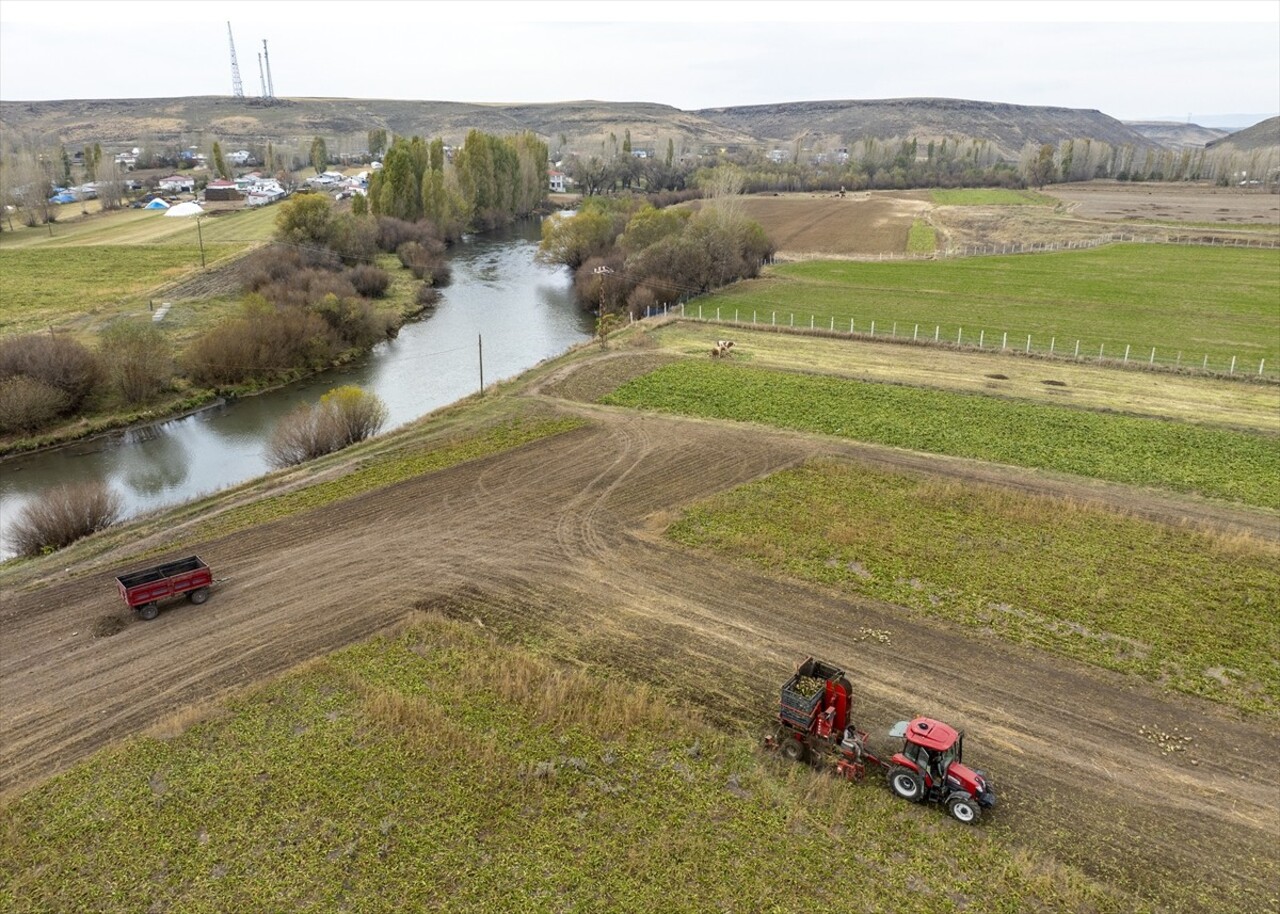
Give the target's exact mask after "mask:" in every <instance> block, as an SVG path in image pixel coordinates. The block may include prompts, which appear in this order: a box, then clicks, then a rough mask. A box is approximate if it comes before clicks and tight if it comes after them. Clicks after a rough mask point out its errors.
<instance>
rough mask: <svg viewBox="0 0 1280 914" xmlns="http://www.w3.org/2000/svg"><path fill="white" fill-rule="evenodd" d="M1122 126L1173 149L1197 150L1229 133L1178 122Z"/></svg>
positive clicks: (1149, 122) (1140, 122)
mask: <svg viewBox="0 0 1280 914" xmlns="http://www.w3.org/2000/svg"><path fill="white" fill-rule="evenodd" d="M1124 124H1125V126H1126V127H1128V128H1130V129H1131V130H1134V131H1136V132H1137V133H1140V134H1142V135H1143V136H1144V137H1146V138H1147V139H1148V140H1150V141H1151V142H1153V143H1156V144H1158V145H1160V146H1168V147H1170V148H1173V149H1186V148H1192V149H1199V148H1200V147H1202V146H1208V145H1209V144H1210V143H1212V142H1213V141H1214V140H1220V139H1222V138H1223V137H1225V136H1227V135H1228V134H1229V131H1226V130H1219V129H1218V128H1216V127H1201V126H1200V125H1199V124H1184V123H1181V122H1178V121H1125V122H1124Z"/></svg>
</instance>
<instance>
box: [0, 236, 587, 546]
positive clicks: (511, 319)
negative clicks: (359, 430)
mask: <svg viewBox="0 0 1280 914" xmlns="http://www.w3.org/2000/svg"><path fill="white" fill-rule="evenodd" d="M539 231H540V227H539V223H538V222H537V221H536V220H530V221H526V222H524V223H521V224H519V225H518V226H515V227H512V228H510V229H506V230H502V231H498V232H490V233H486V234H485V235H483V236H469V237H467V238H466V239H464V240H463V241H461V242H459V243H458V244H457V245H455V246H454V247H453V248H452V249H451V252H450V261H451V263H452V266H453V282H452V283H451V284H450V285H449V286H448V287H447V288H446V289H444V290H443V291H444V295H443V298H442V300H441V302H440V304H439V305H438V307H437V308H436V309H435V310H434V311H433V312H432V313H431V314H429V315H428V316H426V317H423V318H421V319H419V320H415V321H411V322H410V323H407V324H405V325H404V326H403V327H402V328H401V329H400V333H399V335H398V336H397V337H396V338H395V339H394V340H388V341H387V342H385V343H380V344H378V345H377V346H376V347H374V349H373V351H372V352H370V353H369V355H368V356H366V357H365V358H364V359H362V360H361V361H359V362H357V363H355V364H352V365H349V366H345V367H344V368H342V369H337V370H333V371H328V372H325V373H324V374H320V375H316V376H314V377H311V378H309V379H307V380H305V381H300V382H298V383H296V384H291V385H289V386H288V387H284V388H281V389H279V390H275V391H271V392H269V393H264V394H261V395H259V396H255V397H246V398H244V399H240V400H235V401H233V402H231V403H228V404H226V405H225V406H220V407H215V408H211V409H207V410H204V411H202V412H199V413H197V414H195V415H192V416H188V417H185V418H182V419H174V420H170V421H167V422H161V423H157V424H155V425H150V426H146V427H143V428H136V429H130V430H127V431H123V432H119V433H113V434H110V435H105V436H102V437H98V438H95V439H93V440H91V441H84V442H79V443H76V444H72V445H68V446H66V447H62V448H58V449H57V450H51V451H47V452H43V453H39V454H32V455H28V456H25V457H18V458H11V459H9V460H6V461H3V462H0V560H3V559H6V558H11V557H12V556H13V549H12V547H11V546H10V545H9V539H8V532H9V530H10V528H11V526H12V524H13V521H14V519H15V517H16V516H17V514H18V513H19V512H20V510H21V508H22V506H23V505H24V504H26V503H27V502H28V501H30V500H31V499H33V498H37V497H39V495H40V493H42V492H45V491H48V490H49V489H50V488H52V487H54V486H57V485H59V484H62V483H66V482H72V481H78V480H84V479H104V480H106V481H107V483H108V484H109V485H110V486H111V487H112V488H113V489H114V490H115V491H116V492H118V493H119V494H120V497H121V501H122V505H123V513H124V516H125V517H132V516H135V515H138V514H141V513H145V512H147V511H151V510H154V509H156V508H161V507H166V506H169V505H174V504H180V503H182V502H185V501H190V500H192V499H194V498H198V497H201V496H204V495H208V494H210V493H213V492H216V491H218V490H220V489H225V488H227V487H229V486H233V485H236V484H238V483H241V482H244V481H245V480H248V479H252V478H254V477H256V476H261V475H262V474H264V473H266V472H268V471H269V470H270V466H269V465H268V464H267V461H266V458H265V452H266V442H267V440H268V439H269V438H270V436H271V432H272V430H273V428H274V427H275V424H276V422H277V421H278V420H279V419H280V417H281V416H283V415H284V414H285V413H287V412H288V411H289V410H291V409H293V408H294V407H295V406H296V405H297V404H299V403H314V402H315V401H317V400H319V399H320V396H321V395H322V394H324V393H325V392H326V391H328V390H330V389H332V388H334V387H336V386H338V385H341V384H355V385H357V386H359V387H362V388H364V389H365V390H368V391H371V392H373V393H375V394H377V395H378V396H379V397H381V398H382V400H383V401H384V402H385V403H386V404H387V409H388V412H389V419H388V422H387V424H386V426H385V427H384V429H383V431H384V432H386V431H389V430H391V429H392V428H395V427H397V426H400V425H404V424H405V423H407V422H411V421H413V420H414V419H417V418H419V417H421V416H424V415H426V414H427V413H429V412H432V411H433V410H436V409H439V408H440V407H442V406H447V405H448V404H450V403H454V402H456V401H457V400H459V399H461V398H463V397H465V396H467V395H469V394H471V393H474V392H476V391H477V390H479V389H480V373H481V368H482V367H483V371H484V384H485V385H486V386H488V385H490V384H492V383H494V382H495V381H500V380H504V379H506V378H511V377H514V376H516V375H518V374H520V373H521V372H523V371H526V370H527V369H529V368H532V367H533V366H534V365H537V364H538V363H539V362H541V361H543V360H544V359H548V358H552V357H555V356H558V355H561V354H562V353H564V352H565V351H566V350H568V349H569V348H571V347H572V346H574V345H576V344H578V343H581V342H583V341H585V340H588V339H590V337H591V334H592V317H591V315H590V314H589V313H588V312H586V311H585V310H584V309H582V308H581V307H579V305H578V304H577V303H576V302H575V301H574V296H573V283H572V277H571V276H570V274H569V271H568V270H566V269H564V268H563V267H559V268H552V267H548V266H544V265H541V264H538V263H536V262H535V261H534V254H535V253H536V252H537V247H538V238H539ZM178 307H181V305H180V304H179V305H178ZM481 356H483V364H482V362H481Z"/></svg>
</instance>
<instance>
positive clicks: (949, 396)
mask: <svg viewBox="0 0 1280 914" xmlns="http://www.w3.org/2000/svg"><path fill="white" fill-rule="evenodd" d="M603 402H605V403H610V404H614V405H617V406H628V407H634V408H640V409H657V410H663V411H665V412H672V413H681V414H685V415H693V416H705V417H708V418H716V419H734V420H737V421H742V422H762V423H765V424H768V425H774V426H777V427H779V428H790V429H797V430H799V431H806V432H818V433H821V434H827V435H838V436H840V437H843V438H851V439H855V440H858V441H868V442H872V443H876V444H885V445H890V446H892V447H901V448H909V449H911V450H917V451H927V452H931V453H936V454H947V455H951V456H955V457H969V458H974V459H977V460H987V461H992V462H995V463H1005V464H1012V465H1015V466H1025V467H1033V468H1037V469H1045V470H1053V471H1057V472H1061V473H1071V474H1075V475H1078V476H1086V477H1091V478H1095V479H1105V480H1110V481H1112V482H1121V483H1127V484H1130V485H1139V486H1153V487H1156V488H1163V489H1171V490H1174V491H1179V492H1196V493H1200V494H1203V495H1206V496H1208V497H1211V498H1220V499H1226V500H1231V501H1237V502H1242V503H1244V504H1248V505H1257V506H1261V507H1268V508H1280V487H1277V486H1276V484H1275V481H1276V480H1277V479H1280V447H1277V439H1276V438H1275V437H1274V436H1272V435H1261V434H1250V433H1245V432H1232V431H1226V430H1221V429H1214V428H1204V427H1200V426H1195V425H1189V424H1183V423H1177V422H1168V421H1162V420H1157V419H1141V418H1133V417H1128V416H1114V415H1108V414H1103V413H1096V412H1089V411H1086V410H1080V409H1072V408H1069V407H1059V406H1045V405H1040V404H1033V403H1019V402H1012V401H1008V400H1004V399H1001V398H998V397H989V396H984V395H981V394H958V393H951V392H947V391H939V390H925V389H919V388H912V387H898V386H895V385H890V384H870V383H865V382H862V381H852V380H846V379H842V378H833V377H828V376H814V375H806V374H798V373H788V372H780V371H766V370H757V369H753V368H749V367H745V366H740V365H729V364H724V363H716V362H712V361H709V360H706V361H704V360H701V359H699V360H693V359H685V360H682V361H679V362H676V363H673V364H670V365H666V366H663V367H661V368H659V369H657V370H656V371H653V372H650V373H649V374H647V375H644V376H643V377H640V378H637V379H635V380H633V381H630V382H628V383H626V384H624V385H622V386H621V387H619V388H618V389H617V390H615V391H614V392H613V393H611V394H609V395H608V396H606V397H605V398H604V399H603Z"/></svg>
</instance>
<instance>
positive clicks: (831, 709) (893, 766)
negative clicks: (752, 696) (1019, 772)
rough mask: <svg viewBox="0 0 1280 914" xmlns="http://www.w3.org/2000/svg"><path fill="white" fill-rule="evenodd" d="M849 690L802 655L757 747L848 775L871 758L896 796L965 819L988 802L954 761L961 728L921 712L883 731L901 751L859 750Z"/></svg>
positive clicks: (974, 778) (980, 777) (835, 674)
mask: <svg viewBox="0 0 1280 914" xmlns="http://www.w3.org/2000/svg"><path fill="white" fill-rule="evenodd" d="M852 695H853V692H852V689H851V688H850V686H849V680H848V678H847V677H846V676H845V673H844V671H843V670H841V669H839V668H838V667H835V666H833V665H831V664H829V663H824V662H823V661H821V660H815V659H814V658H813V657H809V658H807V659H806V660H805V661H804V663H802V664H800V666H799V667H798V668H797V669H796V672H795V673H794V674H793V675H792V676H791V677H790V678H789V679H788V680H787V681H786V682H785V683H783V685H782V693H781V700H780V703H779V708H778V723H777V727H776V728H775V730H774V732H773V733H772V734H769V735H767V736H766V737H765V739H764V744H765V747H766V748H768V749H776V750H778V751H780V752H781V753H782V754H783V755H785V756H786V757H787V758H790V759H793V760H794V761H797V762H802V761H812V762H814V763H817V764H831V765H833V767H834V768H835V769H836V772H837V773H838V774H839V775H841V776H843V777H845V778H848V779H849V780H853V781H856V780H861V779H862V777H863V776H864V775H865V774H866V770H867V765H868V764H871V765H875V766H877V767H878V768H881V769H884V770H885V771H887V772H888V781H889V788H890V789H891V790H892V791H893V792H894V793H895V794H897V795H898V796H899V797H901V798H902V799H904V800H909V801H911V802H915V803H923V802H926V801H932V802H936V803H941V804H942V805H944V806H946V808H947V811H948V812H950V813H951V815H952V816H954V817H955V818H956V819H957V820H958V821H960V822H964V823H966V824H972V823H973V822H976V821H977V820H978V818H979V816H980V815H981V811H982V810H983V809H989V808H991V807H993V806H995V802H996V797H995V791H994V790H993V788H992V786H991V784H990V782H989V781H988V780H987V777H986V775H985V774H984V773H983V772H981V771H975V770H973V769H972V768H969V767H968V766H967V765H965V764H964V763H963V761H962V758H963V754H964V732H963V731H959V730H955V729H953V728H952V727H949V726H947V725H946V724H944V723H942V722H941V721H937V720H933V719H931V718H927V717H917V718H916V719H915V720H911V721H900V722H898V723H897V724H896V725H895V726H894V727H893V729H892V730H890V731H889V736H890V737H893V738H901V739H902V741H903V743H902V750H901V751H900V752H895V753H894V754H893V756H892V757H890V758H889V759H888V760H887V761H886V760H884V759H881V758H879V757H878V756H876V755H875V754H873V753H872V752H870V751H869V750H868V749H867V734H866V733H865V732H864V731H862V730H859V729H858V728H857V727H856V726H854V723H853V716H852V709H851V707H850V703H851V699H852Z"/></svg>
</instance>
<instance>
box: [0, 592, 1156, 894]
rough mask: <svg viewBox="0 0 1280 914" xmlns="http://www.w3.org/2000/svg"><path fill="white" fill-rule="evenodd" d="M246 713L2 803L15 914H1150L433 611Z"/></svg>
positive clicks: (1003, 846) (1033, 860)
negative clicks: (162, 913)
mask: <svg viewBox="0 0 1280 914" xmlns="http://www.w3.org/2000/svg"><path fill="white" fill-rule="evenodd" d="M228 710H229V712H230V713H229V714H224V715H221V716H220V717H218V718H215V719H211V720H205V721H202V722H196V723H194V725H190V726H189V729H185V732H175V731H180V730H182V729H183V721H181V720H176V721H174V722H173V725H172V727H171V729H170V730H169V732H168V733H167V734H166V736H167V738H164V739H158V738H140V739H136V740H134V741H132V742H130V743H128V744H126V745H124V746H122V747H119V748H115V749H112V750H108V751H106V752H104V753H102V754H100V755H98V756H95V757H94V758H92V759H90V760H89V761H88V762H86V763H85V764H83V765H80V766H78V767H77V768H75V769H73V770H72V771H71V772H69V773H67V774H65V775H63V776H61V777H59V778H56V779H54V780H52V781H50V782H49V783H46V784H44V785H42V786H41V787H38V788H36V789H35V790H33V791H32V792H30V793H29V794H27V795H25V796H23V797H21V798H18V799H17V800H15V801H11V802H10V803H9V804H8V805H6V807H5V808H4V810H3V813H4V816H5V819H6V821H7V823H8V827H7V828H5V829H4V830H3V832H2V833H0V906H3V907H4V908H5V909H6V910H10V911H13V912H15V914H21V912H29V911H47V910H70V909H76V910H81V909H83V910H93V911H96V912H101V914H111V912H117V911H120V912H123V911H129V912H136V911H145V910H161V909H164V910H170V911H173V910H183V911H241V910H289V911H304V910H317V911H319V910H325V911H332V910H341V909H342V908H343V907H345V906H356V907H359V909H360V910H362V911H369V912H383V911H388V912H389V911H405V910H436V909H442V908H447V909H448V910H450V911H458V912H489V911H513V910H520V911H529V912H552V911H562V910H581V911H611V912H623V911H625V912H631V914H659V912H661V914H684V912H705V911H721V910H724V911H746V910H751V911H771V910H782V909H784V908H785V909H788V910H790V909H791V908H792V907H799V908H804V909H806V910H807V909H815V910H816V909H824V908H825V909H831V910H835V909H843V910H855V911H888V910H908V909H909V910H911V911H917V912H922V914H942V912H949V911H954V910H956V909H958V908H965V909H967V910H973V911H988V912H995V911H1015V910H1026V909H1029V908H1030V909H1034V910H1037V911H1041V912H1046V914H1050V912H1064V914H1065V912H1078V911H1086V910H1087V911H1093V912H1097V914H1120V912H1124V914H1141V912H1148V911H1152V910H1155V909H1156V908H1157V906H1156V905H1155V904H1153V903H1152V902H1150V901H1148V900H1146V899H1144V898H1139V897H1136V896H1135V895H1132V894H1130V893H1128V892H1125V891H1124V890H1123V889H1120V888H1115V887H1108V886H1106V885H1104V884H1101V883H1099V882H1095V881H1093V880H1092V879H1090V878H1089V877H1088V876H1086V875H1085V874H1083V873H1081V872H1079V871H1078V870H1075V869H1073V868H1071V867H1069V866H1065V865H1063V864H1061V863H1059V862H1058V861H1056V860H1054V859H1053V858H1051V857H1049V856H1046V855H1045V854H1043V853H1042V852H1038V851H1036V850H1034V849H1031V848H1026V847H1015V846H1013V844H1012V843H1011V842H1010V841H1009V839H1007V838H1005V837H1003V836H1001V835H1000V834H999V833H998V832H995V831H990V830H987V831H982V830H975V829H966V828H960V827H950V826H948V824H947V823H946V822H945V821H943V820H942V819H941V818H940V816H939V815H937V814H936V810H924V809H919V808H915V807H911V806H909V805H907V804H903V803H901V802H900V801H897V800H895V799H894V798H893V797H892V796H891V795H890V794H889V792H888V791H887V790H886V789H884V788H883V787H882V786H879V785H878V784H873V783H868V784H863V785H852V784H849V783H846V782H843V781H840V780H837V779H835V778H834V777H831V776H830V775H829V774H827V773H820V772H813V771H811V770H810V769H807V768H805V767H804V766H800V765H793V764H790V763H783V762H779V761H776V760H773V759H769V758H765V757H763V756H762V755H761V754H760V753H758V752H757V751H756V750H755V746H754V739H750V738H743V736H742V735H741V734H740V733H738V732H737V731H736V730H735V731H733V732H726V730H725V728H723V727H711V726H709V725H707V724H705V723H703V722H702V721H700V720H699V719H697V718H696V717H694V716H692V715H691V714H690V713H689V712H687V711H684V710H682V709H680V708H677V707H673V706H671V705H670V704H668V703H666V702H664V701H663V700H662V698H661V697H660V696H659V695H658V694H657V693H655V692H654V690H653V689H652V688H650V687H648V686H647V685H645V684H643V683H636V682H630V681H624V680H620V679H612V678H611V679H601V678H598V677H594V676H591V675H589V674H588V673H585V672H583V671H581V670H577V669H569V668H565V667H563V666H560V665H556V664H554V663H552V662H549V661H547V660H545V659H542V658H541V657H539V656H537V655H534V654H531V653H528V652H522V651H516V650H512V649H509V648H504V647H503V646H502V645H501V644H499V643H498V642H497V641H496V639H494V638H492V637H489V636H487V635H486V634H485V633H484V632H483V631H482V630H480V629H478V628H477V627H476V626H474V625H471V624H464V623H461V622H447V621H444V620H442V619H440V618H439V617H436V616H427V617H422V618H421V619H420V621H419V622H418V624H417V625H416V626H415V627H413V628H410V629H408V630H406V631H404V632H402V633H400V634H398V635H396V636H392V637H386V638H379V639H376V640H373V641H370V642H366V643H363V644H360V645H357V646H355V647H352V648H349V649H347V650H345V651H342V652H340V653H338V654H335V655H332V656H331V657H329V658H325V659H323V660H321V661H318V662H316V663H313V664H310V665H309V666H308V667H306V668H305V669H303V670H300V671H298V672H296V673H293V674H291V675H289V676H286V677H284V678H283V679H281V680H279V681H277V682H274V683H272V684H270V685H267V686H265V687H260V688H257V689H255V690H254V691H252V692H251V693H249V694H247V695H245V696H244V697H241V698H238V699H236V700H234V701H233V702H232V703H231V704H230V705H229V708H228ZM187 723H188V724H190V720H189V719H188V721H187ZM931 813H933V814H931ZM1171 894H1173V893H1171ZM780 899H783V900H785V904H782V905H780V904H779V900H780Z"/></svg>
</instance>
